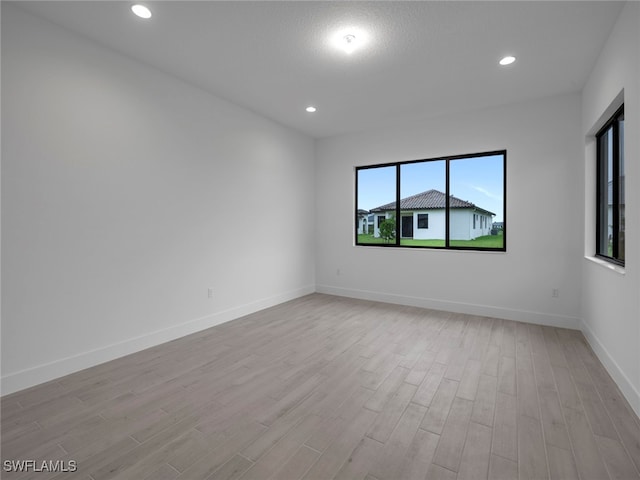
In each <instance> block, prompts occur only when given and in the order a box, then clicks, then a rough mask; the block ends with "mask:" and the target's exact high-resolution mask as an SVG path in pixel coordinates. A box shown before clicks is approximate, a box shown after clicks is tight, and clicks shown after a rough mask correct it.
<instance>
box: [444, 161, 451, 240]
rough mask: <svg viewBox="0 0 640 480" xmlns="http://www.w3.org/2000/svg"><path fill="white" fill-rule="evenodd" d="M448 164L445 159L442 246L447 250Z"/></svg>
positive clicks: (448, 224) (448, 223)
mask: <svg viewBox="0 0 640 480" xmlns="http://www.w3.org/2000/svg"><path fill="white" fill-rule="evenodd" d="M449 162H450V160H449V159H447V161H446V162H445V170H444V171H445V180H444V183H445V186H444V189H445V190H444V193H445V200H444V246H445V248H449V247H450V244H449V226H450V221H449V209H450V203H451V201H450V198H451V195H450V191H449V190H450V189H449Z"/></svg>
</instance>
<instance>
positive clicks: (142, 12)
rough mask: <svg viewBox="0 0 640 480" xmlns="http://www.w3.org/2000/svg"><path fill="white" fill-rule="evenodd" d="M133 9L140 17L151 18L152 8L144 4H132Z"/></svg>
mask: <svg viewBox="0 0 640 480" xmlns="http://www.w3.org/2000/svg"><path fill="white" fill-rule="evenodd" d="M131 11H132V12H133V13H135V14H136V15H137V16H139V17H140V18H144V19H147V18H151V10H149V9H148V8H147V7H145V6H144V5H140V4H136V5H132V6H131Z"/></svg>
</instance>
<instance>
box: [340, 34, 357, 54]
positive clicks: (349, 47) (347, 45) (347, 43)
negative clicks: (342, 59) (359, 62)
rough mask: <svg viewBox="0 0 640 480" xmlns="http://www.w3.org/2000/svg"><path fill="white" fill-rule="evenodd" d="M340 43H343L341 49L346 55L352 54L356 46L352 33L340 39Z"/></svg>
mask: <svg viewBox="0 0 640 480" xmlns="http://www.w3.org/2000/svg"><path fill="white" fill-rule="evenodd" d="M342 41H343V42H344V43H343V45H342V48H343V49H344V51H345V52H346V53H353V51H354V50H355V49H356V47H357V46H358V44H357V42H356V36H355V35H354V34H352V33H348V34H346V35H345V36H344V37H342Z"/></svg>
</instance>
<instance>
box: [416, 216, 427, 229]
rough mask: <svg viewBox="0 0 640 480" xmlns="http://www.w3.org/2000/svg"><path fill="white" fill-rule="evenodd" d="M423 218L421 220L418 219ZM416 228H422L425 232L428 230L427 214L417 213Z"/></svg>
mask: <svg viewBox="0 0 640 480" xmlns="http://www.w3.org/2000/svg"><path fill="white" fill-rule="evenodd" d="M420 217H423V218H420ZM425 224H426V227H421V226H420V225H425ZM418 228H422V229H425V230H428V229H429V214H428V213H419V214H418Z"/></svg>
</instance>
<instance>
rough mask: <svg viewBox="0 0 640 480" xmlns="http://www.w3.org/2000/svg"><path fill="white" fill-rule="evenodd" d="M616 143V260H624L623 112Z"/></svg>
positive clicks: (619, 118) (619, 120)
mask: <svg viewBox="0 0 640 480" xmlns="http://www.w3.org/2000/svg"><path fill="white" fill-rule="evenodd" d="M618 143H619V152H620V158H619V159H618V162H619V172H620V174H619V183H618V205H619V206H618V219H619V222H618V225H619V232H618V260H624V236H625V217H624V209H625V201H624V194H625V192H624V187H625V185H624V183H625V182H624V175H625V173H624V114H622V115H621V116H620V117H618Z"/></svg>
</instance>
